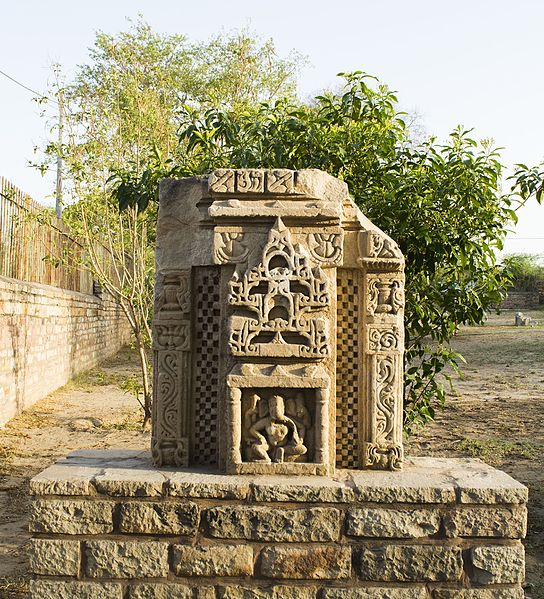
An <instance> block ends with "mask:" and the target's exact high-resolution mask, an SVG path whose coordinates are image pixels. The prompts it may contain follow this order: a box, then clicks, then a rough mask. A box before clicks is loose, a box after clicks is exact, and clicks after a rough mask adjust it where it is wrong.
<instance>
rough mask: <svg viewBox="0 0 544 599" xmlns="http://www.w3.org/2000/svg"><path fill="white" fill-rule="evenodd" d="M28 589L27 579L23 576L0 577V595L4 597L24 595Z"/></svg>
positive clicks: (9, 598) (13, 597)
mask: <svg viewBox="0 0 544 599" xmlns="http://www.w3.org/2000/svg"><path fill="white" fill-rule="evenodd" d="M29 590H30V589H29V587H28V580H26V579H25V578H22V577H19V578H0V592H1V595H0V596H1V597H3V598H4V599H16V598H17V597H26V596H27V593H28V592H29Z"/></svg>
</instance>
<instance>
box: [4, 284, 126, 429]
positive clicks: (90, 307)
mask: <svg viewBox="0 0 544 599" xmlns="http://www.w3.org/2000/svg"><path fill="white" fill-rule="evenodd" d="M129 340H130V330H129V326H128V323H127V321H126V318H125V316H124V315H123V313H122V311H121V309H120V308H119V307H118V306H117V305H116V304H115V303H114V302H113V301H112V300H111V299H108V297H107V296H106V295H105V294H104V299H100V298H98V297H95V296H93V295H86V294H83V293H77V292H74V291H66V290H64V289H59V288H57V287H51V286H49V285H40V284H38V283H27V282H22V281H17V280H15V279H9V278H6V277H0V426H2V425H4V424H5V423H6V422H7V421H8V420H9V419H10V418H12V417H13V416H15V415H16V414H17V413H19V412H20V411H21V410H23V409H25V408H28V407H29V406H31V405H32V404H33V403H35V402H36V401H37V400H39V399H41V398H42V397H45V396H46V395H47V394H48V393H51V392H52V391H54V390H55V389H57V388H58V387H61V386H62V385H64V384H65V383H66V382H67V381H68V380H69V379H70V378H71V377H72V376H74V375H75V374H77V373H78V372H81V371H83V370H87V369H89V368H92V367H93V366H95V365H96V364H97V363H98V362H99V361H100V360H103V359H104V358H107V357H108V356H110V355H112V354H115V353H116V352H117V351H118V350H119V348H120V347H122V346H123V345H124V344H126V343H128V341H129Z"/></svg>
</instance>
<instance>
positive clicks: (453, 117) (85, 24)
mask: <svg viewBox="0 0 544 599" xmlns="http://www.w3.org/2000/svg"><path fill="white" fill-rule="evenodd" d="M0 7H1V9H2V10H1V13H0V14H1V16H2V18H1V23H0V69H1V70H3V71H6V72H7V73H9V74H10V75H12V76H13V77H15V78H17V79H18V80H20V81H21V82H23V83H25V84H26V85H28V86H29V87H31V88H33V89H36V90H38V91H42V90H45V88H46V87H47V82H48V79H49V78H50V66H51V64H52V63H54V62H59V63H60V64H61V65H62V66H63V68H64V70H65V72H67V73H68V74H70V73H73V72H74V69H75V66H76V65H77V64H80V63H82V62H85V60H86V57H87V48H88V47H89V46H91V45H92V43H93V39H94V32H95V31H96V30H98V29H101V30H104V31H107V32H112V33H113V32H116V31H119V30H122V29H125V28H126V27H127V23H126V17H136V16H137V15H138V13H142V14H143V16H144V17H145V19H146V20H147V21H148V22H149V23H150V24H151V25H152V27H154V28H155V29H157V30H158V31H164V32H171V33H173V32H178V33H183V34H186V35H187V36H188V37H190V38H192V39H207V38H209V37H210V36H212V35H213V34H214V33H216V32H217V31H229V30H231V29H236V28H241V27H244V26H249V27H250V28H251V29H253V30H254V31H255V32H256V33H257V34H259V35H261V36H263V37H273V38H274V40H275V42H276V46H277V48H278V51H279V53H280V54H286V53H287V52H288V51H289V50H291V49H296V50H298V51H299V52H301V53H303V54H305V55H307V57H308V59H309V61H310V65H309V66H308V68H306V69H305V71H304V72H303V73H302V77H301V92H302V93H303V94H304V95H306V94H311V93H314V92H316V91H319V90H320V89H322V88H324V87H328V86H331V85H334V84H335V75H336V73H338V72H339V71H348V70H355V69H361V70H365V71H367V72H369V73H372V74H374V75H377V76H378V77H379V78H380V79H381V80H383V81H384V82H386V83H388V84H389V85H390V87H392V88H393V89H395V90H397V91H398V96H399V99H400V101H401V103H402V106H403V107H404V108H405V109H407V110H409V111H416V112H417V113H419V114H420V116H421V120H422V124H423V126H424V127H425V129H426V130H427V132H429V133H433V134H436V135H437V136H438V137H439V138H440V137H444V136H445V135H447V133H448V132H449V131H450V130H451V129H452V128H453V127H455V126H456V125H457V124H459V123H461V124H463V125H465V126H467V127H474V128H475V135H476V137H477V138H482V137H492V138H494V139H495V140H496V142H497V144H498V145H500V146H504V147H505V148H506V149H505V151H504V153H503V156H504V161H505V162H506V163H507V164H513V163H515V162H526V163H529V164H534V163H537V162H540V161H541V160H543V159H544V118H543V116H542V107H544V77H543V76H542V70H543V69H542V66H543V65H544V36H543V35H542V24H543V23H544V2H542V1H541V0H517V1H516V2H512V1H511V0H471V1H469V0H456V1H455V2H444V1H442V2H439V1H436V0H434V1H432V0H412V1H410V2H406V1H405V0H383V1H378V0H359V1H356V0H337V1H336V2H333V1H331V0H328V1H327V2H325V1H322V0H300V1H296V0H291V1H289V2H287V1H285V0H275V1H273V2H263V1H258V0H253V1H250V0H229V1H219V0H199V1H198V2H195V1H191V2H185V1H184V0H178V1H166V0H154V1H149V0H130V1H127V0H110V1H109V2H106V1H104V0H94V1H93V2H78V1H76V0H71V1H65V0H49V1H48V2H43V0H39V1H38V0H18V2H13V0H9V1H8V0H0ZM0 97H1V102H2V104H1V108H2V110H1V111H0V136H1V139H2V144H1V146H0V174H2V175H4V176H5V177H7V178H8V179H10V180H11V181H13V183H15V184H16V185H18V186H19V187H21V188H22V189H24V190H25V191H27V192H28V193H30V194H31V195H32V196H33V197H34V198H35V199H37V200H38V201H42V202H43V201H47V200H46V198H47V196H50V195H51V193H52V190H53V185H52V181H51V179H42V178H41V176H40V175H39V174H38V173H37V172H34V171H33V170H31V169H29V168H28V167H27V161H28V160H29V159H31V158H32V149H33V146H34V145H36V144H41V143H42V142H43V140H44V139H45V138H46V131H45V128H44V123H43V121H42V120H41V119H40V118H39V117H38V112H39V109H38V107H37V106H36V105H35V104H34V103H33V102H32V101H31V94H29V93H28V92H26V91H25V90H23V89H21V88H19V87H17V86H16V85H14V84H13V83H11V82H10V81H8V80H7V79H6V78H4V77H0ZM522 238H541V239H532V240H525V239H522ZM507 250H508V251H530V252H543V253H544V207H538V206H536V205H533V206H531V207H529V208H526V209H524V210H523V212H522V213H521V222H520V224H519V226H518V228H517V230H516V234H515V235H513V236H511V237H510V239H509V241H508V245H507Z"/></svg>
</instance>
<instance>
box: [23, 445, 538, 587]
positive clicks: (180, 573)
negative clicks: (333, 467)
mask: <svg viewBox="0 0 544 599" xmlns="http://www.w3.org/2000/svg"><path fill="white" fill-rule="evenodd" d="M31 493H33V494H34V500H33V505H32V510H31V524H30V529H31V531H32V533H33V537H34V538H33V540H32V548H31V558H30V563H31V569H32V570H33V571H34V573H35V575H36V577H37V578H36V579H35V580H34V581H33V582H32V584H31V596H32V597H33V598H35V599H38V598H39V599H65V598H66V599H67V598H69V597H82V598H83V597H84V598H86V599H152V598H156V599H174V598H175V599H385V598H386V599H522V597H523V591H522V588H521V583H522V582H523V580H524V549H523V546H522V544H521V541H520V539H521V538H523V536H524V535H525V530H526V514H527V511H526V500H527V489H526V488H525V487H523V486H522V485H521V484H519V483H517V482H516V481H514V480H513V479H512V478H510V477H509V476H508V475H506V474H504V473H503V472H500V471H498V470H495V469H493V468H491V467H489V466H487V465H485V464H483V463H482V462H480V461H478V460H464V459H459V460H448V459H443V458H412V459H411V460H410V459H408V460H407V464H406V468H405V469H404V470H403V471H402V472H396V473H390V472H387V473H380V472H369V471H363V472H361V471H359V472H357V471H353V470H351V471H347V470H344V471H339V472H338V474H337V476H336V477H335V479H330V478H324V477H300V476H299V477H279V476H276V477H259V478H258V477H244V476H226V475H219V474H212V473H202V472H197V471H179V472H175V471H167V470H161V471H159V470H155V469H153V467H152V466H151V460H150V459H149V456H148V455H146V452H139V453H138V452H135V451H119V452H115V451H100V450H90V451H83V450H82V451H80V452H75V453H74V454H72V456H69V457H68V458H67V459H64V460H61V461H60V462H58V463H57V464H56V465H54V466H52V467H50V468H49V469H47V470H46V471H44V472H43V473H42V474H40V475H38V476H37V477H35V478H34V479H33V481H32V482H31Z"/></svg>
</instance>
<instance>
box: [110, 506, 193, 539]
mask: <svg viewBox="0 0 544 599" xmlns="http://www.w3.org/2000/svg"><path fill="white" fill-rule="evenodd" d="M198 520H199V508H198V506H197V505H196V504H195V503H192V502H186V503H185V502H184V503H164V502H163V503H147V502H135V501H134V502H130V503H123V504H122V505H121V508H120V511H119V528H120V530H121V532H130V533H142V534H172V535H194V534H195V533H196V531H197V529H198Z"/></svg>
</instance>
